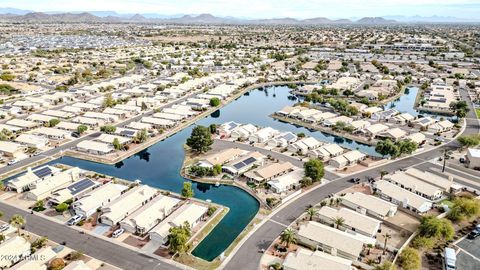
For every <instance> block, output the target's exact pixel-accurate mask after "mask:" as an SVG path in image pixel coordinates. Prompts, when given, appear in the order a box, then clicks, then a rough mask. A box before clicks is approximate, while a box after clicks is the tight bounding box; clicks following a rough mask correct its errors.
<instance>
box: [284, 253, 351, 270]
mask: <svg viewBox="0 0 480 270" xmlns="http://www.w3.org/2000/svg"><path fill="white" fill-rule="evenodd" d="M283 269H284V270H319V269H328V270H353V269H354V268H352V261H351V260H347V259H343V258H340V257H337V256H332V255H330V254H328V253H324V252H321V251H318V250H317V251H310V250H307V249H304V248H298V249H297V251H296V252H290V253H288V255H287V257H286V258H285V260H284V261H283Z"/></svg>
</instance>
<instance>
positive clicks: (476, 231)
mask: <svg viewBox="0 0 480 270" xmlns="http://www.w3.org/2000/svg"><path fill="white" fill-rule="evenodd" d="M479 235H480V230H479V229H477V228H475V229H473V231H471V232H470V233H469V234H468V236H467V238H468V239H470V240H473V239H475V238H477V237H478V236H479Z"/></svg>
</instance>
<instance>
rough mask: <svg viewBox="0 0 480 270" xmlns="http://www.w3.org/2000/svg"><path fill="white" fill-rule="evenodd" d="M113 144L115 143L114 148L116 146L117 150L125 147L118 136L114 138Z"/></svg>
mask: <svg viewBox="0 0 480 270" xmlns="http://www.w3.org/2000/svg"><path fill="white" fill-rule="evenodd" d="M112 144H113V148H115V150H122V148H123V146H122V144H121V143H120V141H119V140H118V138H114V139H113V142H112Z"/></svg>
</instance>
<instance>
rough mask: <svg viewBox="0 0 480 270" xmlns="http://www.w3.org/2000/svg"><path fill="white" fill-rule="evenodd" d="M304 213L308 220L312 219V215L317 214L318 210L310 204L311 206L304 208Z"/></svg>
mask: <svg viewBox="0 0 480 270" xmlns="http://www.w3.org/2000/svg"><path fill="white" fill-rule="evenodd" d="M305 213H307V215H308V219H309V220H310V221H312V220H313V217H314V216H316V215H318V210H317V208H315V207H313V206H312V207H309V208H307V210H305Z"/></svg>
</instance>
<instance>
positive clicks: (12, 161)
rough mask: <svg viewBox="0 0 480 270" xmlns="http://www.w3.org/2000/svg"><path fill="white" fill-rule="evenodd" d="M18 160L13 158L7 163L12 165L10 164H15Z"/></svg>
mask: <svg viewBox="0 0 480 270" xmlns="http://www.w3.org/2000/svg"><path fill="white" fill-rule="evenodd" d="M17 162H18V160H16V159H12V160H10V161H9V162H8V163H7V165H8V166H10V165H13V164H15V163H17Z"/></svg>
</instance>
